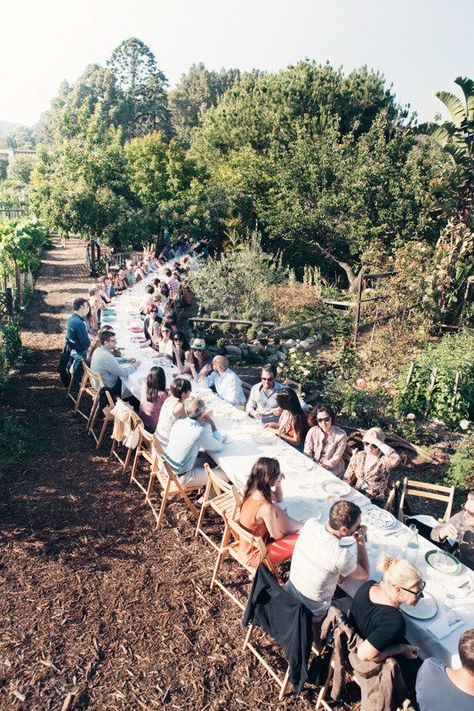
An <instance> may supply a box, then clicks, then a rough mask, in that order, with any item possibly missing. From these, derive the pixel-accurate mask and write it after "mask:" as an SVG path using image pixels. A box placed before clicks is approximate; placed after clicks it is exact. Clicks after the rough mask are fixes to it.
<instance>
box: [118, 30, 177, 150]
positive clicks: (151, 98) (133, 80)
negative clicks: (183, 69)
mask: <svg viewBox="0 0 474 711" xmlns="http://www.w3.org/2000/svg"><path fill="white" fill-rule="evenodd" d="M107 67H108V69H109V71H110V72H111V74H112V75H113V76H114V78H115V81H116V83H117V86H118V87H119V89H120V90H121V91H122V92H123V95H124V97H125V111H126V118H125V120H124V123H123V128H124V133H125V136H126V137H127V138H129V137H130V138H131V137H134V136H143V135H145V134H146V133H150V132H152V131H158V130H161V131H162V133H163V135H164V136H166V137H167V138H169V137H170V135H171V120H170V112H169V108H168V97H167V93H166V85H167V80H166V77H165V75H164V74H163V72H162V71H161V70H159V69H158V67H157V64H156V59H155V55H154V54H153V52H152V51H151V49H150V48H149V47H147V45H146V44H145V43H144V42H142V41H141V40H139V39H137V38H136V37H130V38H129V39H127V40H125V41H124V42H122V43H121V44H120V45H119V46H118V47H117V48H116V49H115V50H114V51H113V52H112V55H111V57H110V59H109V61H108V62H107Z"/></svg>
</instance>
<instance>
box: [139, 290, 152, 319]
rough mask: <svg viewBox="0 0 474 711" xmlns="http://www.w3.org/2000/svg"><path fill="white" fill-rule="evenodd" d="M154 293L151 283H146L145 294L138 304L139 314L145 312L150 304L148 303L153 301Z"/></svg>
mask: <svg viewBox="0 0 474 711" xmlns="http://www.w3.org/2000/svg"><path fill="white" fill-rule="evenodd" d="M154 293H155V290H154V288H153V287H152V286H151V284H148V286H146V287H145V294H144V296H143V300H142V303H141V304H140V313H141V314H146V313H147V309H148V307H149V306H150V304H152V303H153V295H154Z"/></svg>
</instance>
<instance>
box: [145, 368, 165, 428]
mask: <svg viewBox="0 0 474 711" xmlns="http://www.w3.org/2000/svg"><path fill="white" fill-rule="evenodd" d="M167 397H168V393H167V392H166V377H165V371H164V370H163V368H159V367H157V366H154V367H153V368H152V369H151V370H150V372H149V373H148V375H147V378H146V380H144V381H143V383H142V388H141V397H140V408H139V410H138V414H139V415H140V417H141V418H142V422H143V424H144V425H145V429H147V430H148V431H149V432H154V431H155V429H156V425H157V423H158V417H159V416H160V411H161V408H162V406H163V403H164V401H165V400H166V398H167Z"/></svg>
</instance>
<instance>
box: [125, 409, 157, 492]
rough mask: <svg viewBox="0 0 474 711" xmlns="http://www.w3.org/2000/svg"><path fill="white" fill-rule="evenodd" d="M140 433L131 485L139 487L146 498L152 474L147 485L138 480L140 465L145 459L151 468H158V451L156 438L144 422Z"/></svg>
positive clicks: (139, 428)
mask: <svg viewBox="0 0 474 711" xmlns="http://www.w3.org/2000/svg"><path fill="white" fill-rule="evenodd" d="M138 433H139V434H138V444H137V448H136V450H135V457H134V459H133V466H132V471H131V473H130V484H135V485H136V486H138V488H139V489H140V491H142V492H143V493H144V494H145V497H148V489H149V479H150V473H151V472H149V473H148V479H147V482H146V484H144V483H142V482H141V481H140V479H139V478H138V477H139V466H138V464H139V461H140V459H144V460H145V461H146V462H147V463H148V464H149V465H150V467H152V468H153V466H156V450H155V448H154V446H153V441H154V437H153V435H152V434H150V432H148V431H147V430H146V429H145V427H144V425H143V423H142V422H140V424H139V425H138Z"/></svg>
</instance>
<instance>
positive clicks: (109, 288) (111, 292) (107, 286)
mask: <svg viewBox="0 0 474 711" xmlns="http://www.w3.org/2000/svg"><path fill="white" fill-rule="evenodd" d="M102 283H103V285H104V286H103V289H102V293H103V294H105V300H106V301H107V303H108V302H109V301H110V299H112V298H113V297H114V296H115V287H114V285H113V284H112V279H111V278H110V277H108V276H105V277H104V278H103V279H102Z"/></svg>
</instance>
